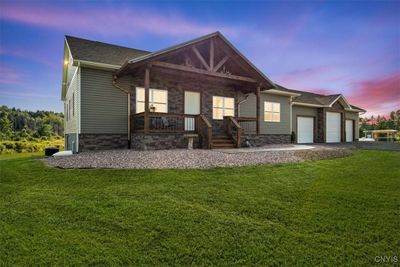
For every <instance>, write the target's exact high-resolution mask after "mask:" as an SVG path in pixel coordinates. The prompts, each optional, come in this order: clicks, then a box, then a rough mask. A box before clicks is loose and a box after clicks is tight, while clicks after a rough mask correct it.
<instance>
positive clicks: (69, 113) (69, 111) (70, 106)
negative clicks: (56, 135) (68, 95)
mask: <svg viewBox="0 0 400 267" xmlns="http://www.w3.org/2000/svg"><path fill="white" fill-rule="evenodd" d="M68 106H69V109H68V120H69V119H71V109H72V105H71V99H70V100H68Z"/></svg>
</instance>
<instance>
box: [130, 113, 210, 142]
mask: <svg viewBox="0 0 400 267" xmlns="http://www.w3.org/2000/svg"><path fill="white" fill-rule="evenodd" d="M146 124H147V125H148V126H147V127H148V129H145V128H146ZM131 131H132V132H134V133H135V132H144V133H197V134H199V136H200V137H201V138H202V140H203V141H204V142H206V147H207V148H209V149H211V148H212V126H211V123H210V122H209V121H208V119H207V118H206V116H204V115H203V114H200V115H187V114H178V113H177V114H174V113H157V112H151V113H149V114H148V117H147V123H146V117H145V113H144V112H141V113H137V114H133V115H132V116H131Z"/></svg>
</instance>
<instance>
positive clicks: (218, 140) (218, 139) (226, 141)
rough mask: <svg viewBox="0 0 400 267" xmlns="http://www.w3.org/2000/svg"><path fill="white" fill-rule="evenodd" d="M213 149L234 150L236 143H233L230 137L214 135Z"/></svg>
mask: <svg viewBox="0 0 400 267" xmlns="http://www.w3.org/2000/svg"><path fill="white" fill-rule="evenodd" d="M212 145H213V148H216V149H220V148H234V147H235V142H234V141H233V139H232V137H230V136H228V135H221V134H218V135H213V139H212Z"/></svg>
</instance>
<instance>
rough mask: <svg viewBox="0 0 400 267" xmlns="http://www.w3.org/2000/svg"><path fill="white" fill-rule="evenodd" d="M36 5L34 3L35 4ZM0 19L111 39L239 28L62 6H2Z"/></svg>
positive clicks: (132, 10)
mask: <svg viewBox="0 0 400 267" xmlns="http://www.w3.org/2000/svg"><path fill="white" fill-rule="evenodd" d="M32 3H34V2H32ZM2 9H3V12H1V13H0V19H2V20H8V21H13V22H18V23H23V24H28V25H34V26H40V27H44V28H53V29H58V30H64V31H69V32H70V31H74V32H84V33H87V32H91V33H95V34H99V35H109V36H127V35H129V36H132V35H134V34H138V33H152V34H158V35H169V36H196V35H204V34H208V33H210V32H214V31H217V30H222V31H223V32H225V33H226V34H228V35H233V36H235V35H238V33H239V31H240V30H239V28H240V27H227V26H224V25H205V24H197V23H194V22H192V21H190V20H189V19H187V18H184V17H182V16H179V15H177V14H173V15H171V14H160V13H159V12H154V11H149V10H144V9H142V8H141V9H140V12H138V10H136V9H135V8H132V7H126V8H125V7H124V8H118V9H116V8H110V7H107V8H102V7H92V8H90V9H82V10H73V9H68V8H65V7H63V8H60V7H40V6H37V5H36V4H35V5H31V6H29V5H23V6H21V5H15V4H3V5H2Z"/></svg>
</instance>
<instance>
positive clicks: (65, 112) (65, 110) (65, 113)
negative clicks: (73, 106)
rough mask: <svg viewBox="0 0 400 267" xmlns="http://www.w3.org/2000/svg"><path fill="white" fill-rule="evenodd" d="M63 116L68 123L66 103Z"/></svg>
mask: <svg viewBox="0 0 400 267" xmlns="http://www.w3.org/2000/svg"><path fill="white" fill-rule="evenodd" d="M64 115H65V120H66V121H68V103H65V108H64Z"/></svg>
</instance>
